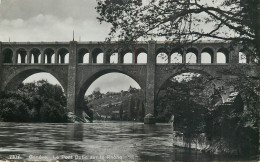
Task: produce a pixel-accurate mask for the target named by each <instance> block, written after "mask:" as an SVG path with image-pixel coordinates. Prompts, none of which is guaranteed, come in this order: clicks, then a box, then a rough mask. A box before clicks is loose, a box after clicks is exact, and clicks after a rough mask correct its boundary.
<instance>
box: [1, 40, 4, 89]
mask: <svg viewBox="0 0 260 162" xmlns="http://www.w3.org/2000/svg"><path fill="white" fill-rule="evenodd" d="M3 62H4V58H3V55H2V42H0V91H2V90H3V85H2V82H3V80H2V79H3V76H2V72H3V67H2V64H3Z"/></svg>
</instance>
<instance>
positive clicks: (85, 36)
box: [0, 0, 139, 94]
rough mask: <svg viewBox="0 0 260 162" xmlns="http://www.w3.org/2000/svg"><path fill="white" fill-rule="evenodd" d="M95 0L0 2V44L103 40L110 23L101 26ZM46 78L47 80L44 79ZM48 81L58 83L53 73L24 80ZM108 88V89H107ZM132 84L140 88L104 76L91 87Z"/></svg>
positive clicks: (116, 88)
mask: <svg viewBox="0 0 260 162" xmlns="http://www.w3.org/2000/svg"><path fill="white" fill-rule="evenodd" d="M95 6H96V0H1V5H0V41H3V42H4V41H5V42H7V41H9V37H10V39H11V41H16V42H19V41H21V42H24V41H30V42H33V41H70V40H72V33H73V30H74V31H75V39H76V40H79V37H81V41H103V40H105V38H106V37H107V35H108V32H109V24H104V23H102V24H100V23H99V22H98V20H97V19H96V17H97V16H98V15H97V13H96V10H95ZM42 76H44V77H42ZM42 78H44V79H48V80H49V81H50V82H52V83H55V84H56V83H58V82H57V80H56V79H55V78H53V77H52V76H51V75H50V74H45V75H42V74H38V75H37V74H36V75H33V76H31V77H29V78H27V79H26V80H25V82H31V81H33V80H35V79H42ZM108 85H109V86H108ZM129 85H132V86H133V87H137V88H138V87H139V86H138V85H137V84H136V83H135V81H134V80H133V79H131V78H130V77H128V76H126V75H123V74H117V75H115V74H111V75H104V76H103V77H101V78H99V79H97V80H96V82H94V83H93V84H92V86H91V87H90V88H89V90H88V94H89V93H91V92H92V90H93V89H94V88H95V87H100V88H101V91H102V92H107V91H120V90H121V89H124V90H127V89H128V88H129Z"/></svg>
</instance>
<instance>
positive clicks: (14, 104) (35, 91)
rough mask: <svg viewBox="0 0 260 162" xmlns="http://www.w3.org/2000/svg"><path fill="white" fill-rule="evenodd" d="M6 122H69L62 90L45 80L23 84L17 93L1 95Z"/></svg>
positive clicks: (0, 114)
mask: <svg viewBox="0 0 260 162" xmlns="http://www.w3.org/2000/svg"><path fill="white" fill-rule="evenodd" d="M0 120H1V121H4V122H67V110H66V98H65V96H64V93H63V91H62V88H61V87H60V86H58V85H52V84H50V83H48V82H47V81H45V80H41V81H37V82H34V83H26V84H21V85H20V86H19V88H18V89H17V91H14V92H1V93H0Z"/></svg>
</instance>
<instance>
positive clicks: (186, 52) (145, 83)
mask: <svg viewBox="0 0 260 162" xmlns="http://www.w3.org/2000/svg"><path fill="white" fill-rule="evenodd" d="M239 53H242V55H243V56H245V57H246V61H245V62H244V63H239ZM127 54H128V55H129V54H130V58H132V60H131V61H130V63H126V60H125V56H126V55H127ZM141 54H142V55H143V56H144V57H145V58H147V62H145V63H140V62H139V55H141ZM113 55H117V61H115V62H116V63H113V62H111V57H112V56H113ZM192 55H193V57H194V58H195V60H193V62H190V60H189V57H188V56H192ZM206 55H207V57H208V58H209V62H208V63H203V61H202V60H203V57H204V56H206ZM220 55H222V61H223V62H221V63H220V62H219V58H218V57H219V56H220ZM100 56H102V57H100ZM160 56H162V57H165V60H166V62H165V61H163V63H159V61H158V58H159V57H160ZM167 57H168V59H167ZM66 58H67V59H66ZM100 58H101V60H100ZM178 58H179V59H178ZM177 59H178V60H177ZM176 60H177V61H176ZM253 67H254V66H253V63H252V60H251V59H250V57H249V56H247V54H246V52H244V51H243V49H241V47H240V46H235V47H232V49H231V48H230V45H229V44H226V43H197V44H193V45H190V46H187V47H185V48H182V50H179V49H176V48H174V46H173V47H166V43H165V42H155V41H149V42H137V43H136V44H134V45H129V46H127V47H126V46H122V45H121V44H119V43H118V42H112V43H109V44H108V43H104V42H76V41H71V42H19V43H18V42H0V90H1V91H10V90H16V89H17V87H18V85H19V84H20V83H22V82H23V81H24V80H25V79H26V78H27V77H29V76H30V75H32V74H35V73H38V72H47V73H50V74H52V75H53V76H54V77H55V78H56V79H57V80H58V81H59V82H60V84H61V85H62V86H63V88H64V91H65V94H66V97H67V107H68V109H69V110H70V111H72V112H74V113H76V114H77V115H79V116H81V114H82V111H81V110H80V109H79V108H78V107H79V105H80V104H81V103H82V102H83V99H84V94H85V92H86V90H87V89H88V87H89V86H90V85H91V83H93V82H94V81H95V79H97V78H98V77H100V76H102V75H104V74H106V73H110V72H119V73H123V74H126V75H128V76H130V77H131V78H133V79H134V80H135V81H136V82H137V83H138V84H139V85H140V87H141V88H142V89H143V90H144V93H145V114H146V117H145V123H154V122H155V120H154V117H153V114H154V107H155V105H154V101H155V99H156V96H157V94H158V92H159V90H160V88H161V87H162V85H163V84H164V83H165V82H166V80H167V79H169V78H171V77H173V76H175V75H178V74H180V73H184V72H198V73H201V74H205V76H207V77H211V78H213V82H214V84H215V85H216V87H220V86H222V87H223V84H224V83H223V80H225V79H227V78H232V77H236V76H232V75H225V74H223V73H222V71H223V70H230V69H233V70H239V71H240V72H241V73H247V74H248V75H254V74H255V71H254V70H253V69H254V68H253ZM214 78H216V79H214ZM220 78H221V79H220ZM108 86H109V85H108ZM228 93H229V87H225V93H223V98H224V99H223V100H225V96H228ZM148 114H150V115H148Z"/></svg>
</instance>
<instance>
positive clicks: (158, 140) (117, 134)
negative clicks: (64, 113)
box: [0, 122, 245, 161]
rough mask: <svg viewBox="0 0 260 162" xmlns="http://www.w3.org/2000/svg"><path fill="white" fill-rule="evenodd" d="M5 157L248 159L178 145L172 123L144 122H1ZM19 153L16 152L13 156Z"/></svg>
mask: <svg viewBox="0 0 260 162" xmlns="http://www.w3.org/2000/svg"><path fill="white" fill-rule="evenodd" d="M0 155H1V159H2V160H3V159H10V158H22V159H27V160H48V161H49V160H56V159H60V160H61V159H62V160H64V159H67V160H79V159H83V160H93V159H94V160H155V161H158V160H160V161H212V160H245V159H239V158H237V157H232V156H228V157H227V156H220V155H208V154H204V153H201V152H198V151H194V150H189V149H183V148H179V147H175V146H174V143H173V135H172V126H171V125H169V124H156V125H145V124H143V123H132V122H115V123H87V124H73V123H70V124H46V123H0ZM12 155H15V156H12Z"/></svg>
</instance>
